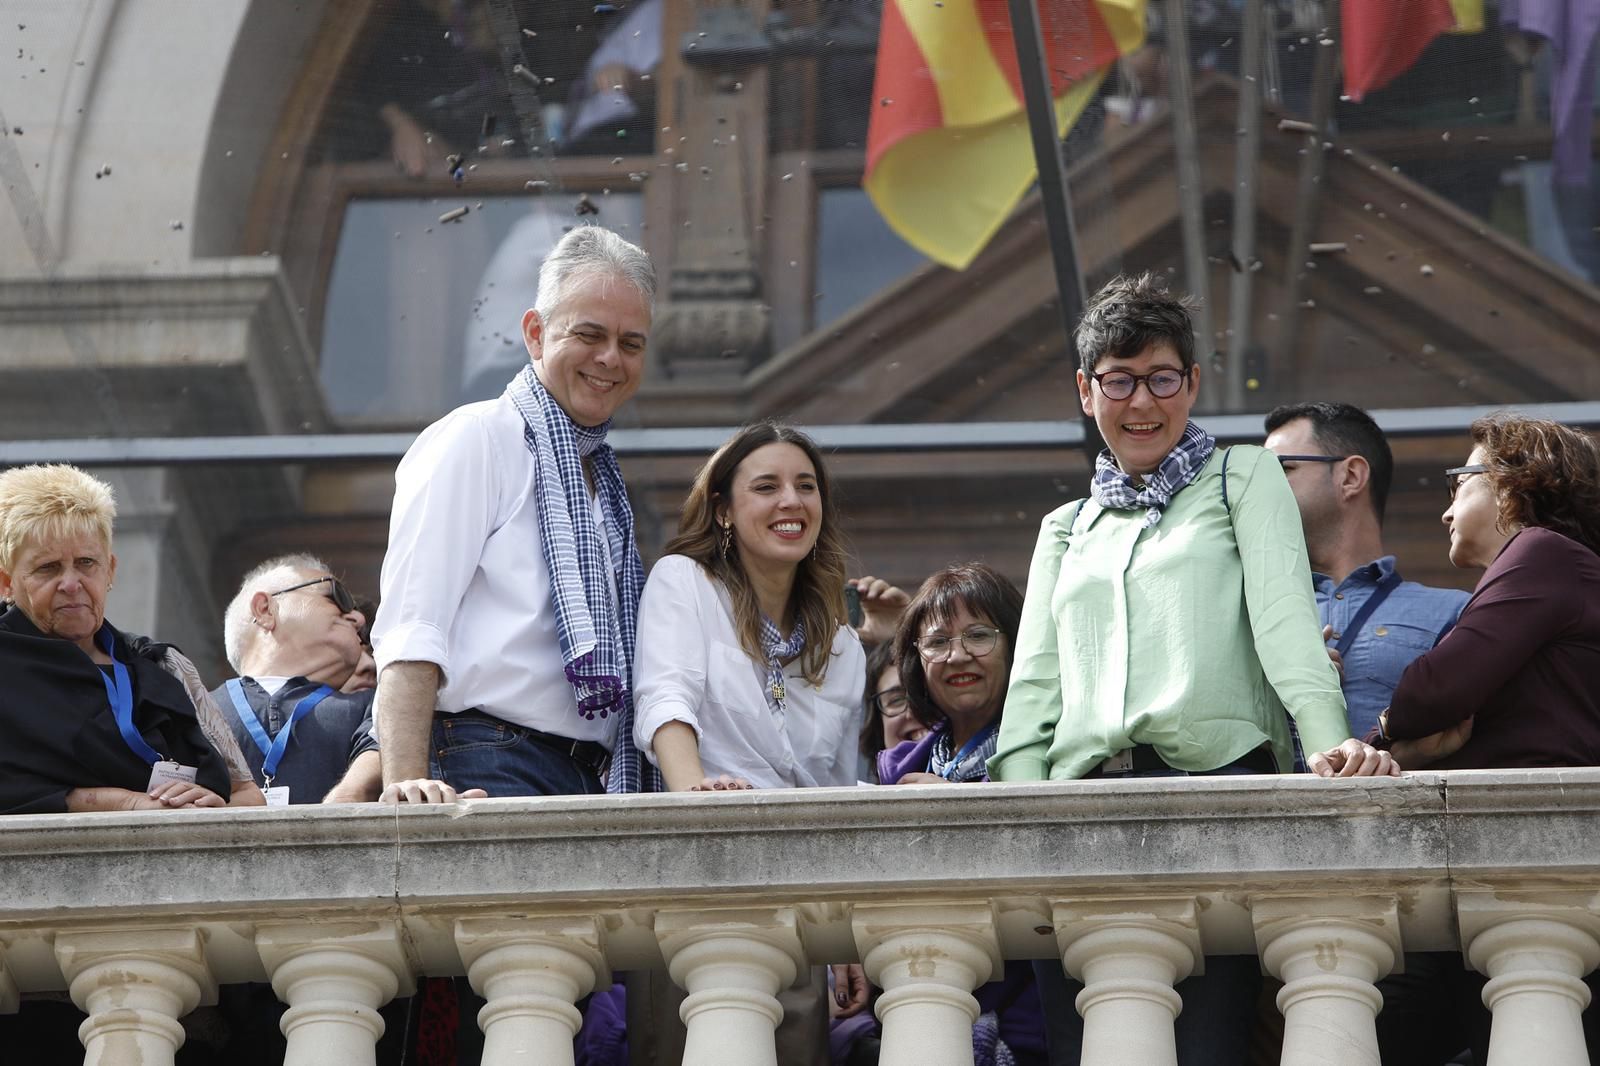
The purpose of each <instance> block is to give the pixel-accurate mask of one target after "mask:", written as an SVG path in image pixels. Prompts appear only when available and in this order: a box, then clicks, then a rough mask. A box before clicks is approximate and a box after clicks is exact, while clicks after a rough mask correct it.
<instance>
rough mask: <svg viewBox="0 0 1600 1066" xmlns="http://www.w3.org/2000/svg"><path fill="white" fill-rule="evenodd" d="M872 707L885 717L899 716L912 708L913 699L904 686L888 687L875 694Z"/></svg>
mask: <svg viewBox="0 0 1600 1066" xmlns="http://www.w3.org/2000/svg"><path fill="white" fill-rule="evenodd" d="M872 709H873V710H875V711H877V712H878V713H879V714H881V715H883V717H885V718H899V717H900V716H901V715H902V714H905V713H906V712H907V711H909V710H910V709H911V700H910V698H909V697H907V696H906V690H905V689H903V688H899V687H895V688H886V689H884V690H883V691H882V692H878V693H875V694H874V695H873V697H872Z"/></svg>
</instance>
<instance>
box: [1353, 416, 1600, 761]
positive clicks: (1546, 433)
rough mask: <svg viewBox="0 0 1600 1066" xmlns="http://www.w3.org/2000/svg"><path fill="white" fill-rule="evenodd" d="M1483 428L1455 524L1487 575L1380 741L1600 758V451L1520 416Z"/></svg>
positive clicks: (1437, 752) (1431, 751)
mask: <svg viewBox="0 0 1600 1066" xmlns="http://www.w3.org/2000/svg"><path fill="white" fill-rule="evenodd" d="M1472 439H1473V441H1474V442H1475V444H1476V446H1475V447H1474V448H1473V449H1472V454H1471V455H1469V456H1468V457H1467V464H1466V465H1465V466H1462V467H1458V468H1456V469H1455V470H1452V471H1449V472H1448V473H1447V481H1448V484H1449V487H1450V495H1451V502H1450V507H1449V509H1448V510H1446V511H1445V512H1444V524H1445V526H1446V527H1447V528H1448V529H1449V530H1450V561H1451V562H1452V563H1453V564H1455V565H1456V566H1459V567H1484V568H1485V570H1484V574H1483V577H1482V578H1481V579H1480V580H1479V582H1478V587H1477V588H1476V589H1475V590H1474V591H1473V594H1472V599H1471V600H1470V601H1469V602H1468V603H1467V606H1466V608H1465V609H1464V610H1463V611H1462V612H1461V618H1460V621H1458V622H1457V623H1456V626H1455V628H1454V629H1452V630H1451V631H1450V632H1449V634H1447V635H1446V636H1445V638H1444V639H1443V640H1441V641H1440V642H1439V644H1438V645H1437V646H1436V647H1435V648H1434V649H1433V650H1432V651H1430V652H1428V653H1427V654H1425V655H1423V656H1421V657H1420V658H1418V659H1416V660H1415V661H1414V662H1413V663H1412V664H1411V665H1410V666H1409V667H1408V668H1407V669H1406V671H1405V673H1404V674H1403V675H1401V678H1400V683H1399V684H1398V685H1397V686H1396V687H1395V691H1394V699H1393V701H1392V702H1391V704H1390V706H1389V709H1388V711H1386V712H1385V713H1384V714H1383V715H1382V716H1381V717H1380V718H1379V727H1378V731H1379V734H1380V735H1379V737H1378V738H1377V739H1371V738H1369V740H1371V742H1372V743H1374V744H1378V745H1380V746H1387V747H1389V748H1390V749H1391V750H1392V751H1393V752H1394V755H1395V758H1396V760H1397V761H1398V762H1399V763H1400V764H1401V765H1402V766H1404V767H1405V768H1406V769H1408V770H1415V769H1420V768H1423V767H1428V768H1430V769H1469V768H1480V769H1481V768H1492V767H1512V766H1597V765H1600V556H1597V555H1596V554H1595V553H1596V551H1597V550H1600V451H1597V449H1596V447H1595V445H1594V443H1593V442H1592V441H1591V440H1590V439H1589V438H1588V437H1587V436H1585V435H1584V434H1582V433H1580V432H1577V431H1576V430H1573V429H1570V428H1568V427H1566V426H1563V425H1560V424H1559V423H1556V422H1549V421H1545V420H1542V419H1531V418H1520V417H1517V416H1512V415H1497V416H1492V417H1489V418H1480V419H1478V420H1477V421H1476V422H1474V423H1473V424H1472Z"/></svg>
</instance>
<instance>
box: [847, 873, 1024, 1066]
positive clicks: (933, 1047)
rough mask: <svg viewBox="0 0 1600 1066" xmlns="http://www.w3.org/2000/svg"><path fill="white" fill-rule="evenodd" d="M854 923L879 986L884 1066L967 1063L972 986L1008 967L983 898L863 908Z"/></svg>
mask: <svg viewBox="0 0 1600 1066" xmlns="http://www.w3.org/2000/svg"><path fill="white" fill-rule="evenodd" d="M851 919H852V920H851V925H852V927H853V929H854V932H855V937H856V945H857V947H858V948H859V949H860V952H861V958H862V961H863V963H864V964H865V967H866V971H867V977H868V978H869V979H870V980H871V981H872V982H873V983H874V984H876V985H878V986H879V987H880V988H882V989H883V990H884V992H883V995H882V996H881V997H879V999H878V1018H879V1020H880V1021H882V1022H883V1050H882V1052H881V1056H882V1057H881V1058H880V1059H879V1061H880V1062H881V1063H882V1064H883V1066H972V1023H973V1021H974V1019H976V1018H977V1017H978V1001H977V1000H976V999H974V998H973V997H972V990H973V989H975V988H977V987H978V986H979V985H981V984H983V983H984V982H985V981H987V980H989V979H991V978H993V977H996V976H998V975H999V973H1000V971H1001V970H1002V969H1003V968H1004V967H1005V963H1004V962H1003V961H1002V960H1001V957H1000V943H999V940H998V939H997V937H996V936H995V929H994V911H993V908H992V907H991V906H990V905H989V904H987V903H973V904H946V905H940V904H928V905H923V906H915V905H912V906H892V905H882V906H878V905H863V906H858V907H856V908H855V909H854V911H853V912H852V915H851Z"/></svg>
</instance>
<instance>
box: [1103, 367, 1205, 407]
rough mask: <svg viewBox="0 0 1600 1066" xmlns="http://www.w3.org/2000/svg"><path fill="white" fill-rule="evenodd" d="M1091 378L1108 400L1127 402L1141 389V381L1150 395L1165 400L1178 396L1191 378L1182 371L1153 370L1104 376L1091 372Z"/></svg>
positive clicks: (1123, 371)
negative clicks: (1142, 372) (1184, 384)
mask: <svg viewBox="0 0 1600 1066" xmlns="http://www.w3.org/2000/svg"><path fill="white" fill-rule="evenodd" d="M1089 376H1090V377H1092V378H1094V380H1095V382H1096V383H1098V384H1099V386H1100V391H1101V392H1102V393H1104V394H1105V398H1106V399H1108V400H1126V399H1127V398H1128V397H1130V396H1132V395H1133V390H1134V389H1136V388H1138V387H1139V382H1141V381H1142V382H1144V387H1145V388H1147V389H1149V390H1150V395H1152V396H1154V397H1155V398H1156V399H1158V400H1165V399H1168V398H1170V397H1173V396H1176V395H1178V390H1179V389H1181V388H1183V383H1184V382H1185V381H1187V380H1188V377H1189V376H1188V375H1187V374H1185V373H1184V372H1183V371H1181V370H1152V371H1150V373H1148V374H1130V373H1128V372H1127V371H1126V370H1107V371H1106V372H1105V373H1104V374H1096V373H1094V372H1093V371H1090V372H1089Z"/></svg>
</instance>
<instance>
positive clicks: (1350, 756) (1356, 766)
mask: <svg viewBox="0 0 1600 1066" xmlns="http://www.w3.org/2000/svg"><path fill="white" fill-rule="evenodd" d="M1395 760H1396V757H1395V756H1393V755H1391V754H1390V753H1389V752H1387V751H1380V750H1379V749H1377V748H1374V747H1373V746H1372V745H1371V744H1367V743H1365V742H1363V741H1360V740H1357V739H1355V738H1354V737H1351V738H1350V739H1349V740H1346V741H1345V742H1344V743H1343V744H1340V745H1339V746H1338V747H1337V748H1329V749H1328V750H1327V751H1319V752H1313V753H1312V754H1311V755H1309V756H1307V757H1306V765H1308V766H1309V767H1310V768H1311V772H1312V773H1314V774H1316V775H1317V776H1318V777H1399V776H1400V764H1399V763H1398V762H1397V761H1395Z"/></svg>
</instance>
